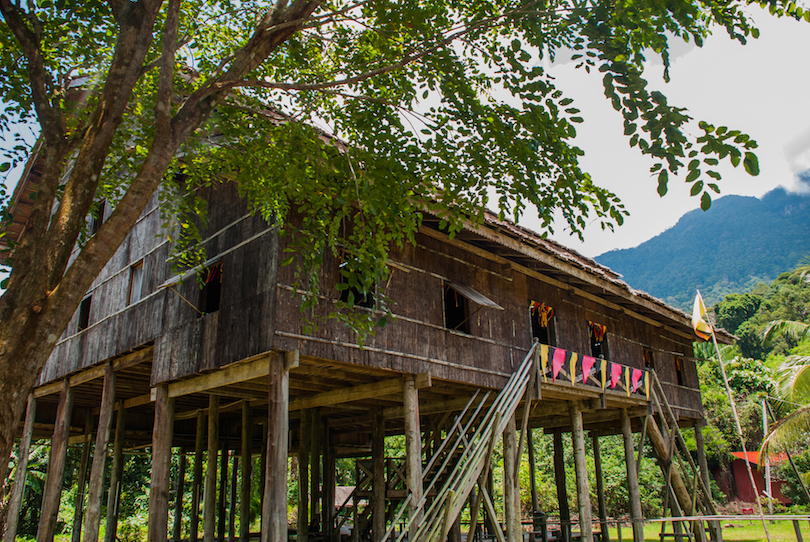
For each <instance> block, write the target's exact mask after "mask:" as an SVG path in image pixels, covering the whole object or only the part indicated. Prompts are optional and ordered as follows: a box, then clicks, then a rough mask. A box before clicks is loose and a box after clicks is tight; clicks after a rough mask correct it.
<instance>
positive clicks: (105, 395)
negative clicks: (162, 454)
mask: <svg viewBox="0 0 810 542" xmlns="http://www.w3.org/2000/svg"><path fill="white" fill-rule="evenodd" d="M114 406H115V373H114V372H113V367H112V364H110V363H108V364H107V365H106V367H105V369H104V388H103V390H102V392H101V413H100V414H99V418H98V430H97V431H96V446H95V448H94V450H95V451H94V452H93V468H92V469H91V471H90V488H89V490H88V492H87V520H86V521H85V528H84V540H85V542H98V535H99V529H100V527H101V491H102V486H103V484H104V467H105V465H106V461H107V443H108V442H109V440H110V427H111V426H112V415H113V407H114ZM169 446H171V442H170V443H169Z"/></svg>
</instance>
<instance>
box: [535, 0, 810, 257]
mask: <svg viewBox="0 0 810 542" xmlns="http://www.w3.org/2000/svg"><path fill="white" fill-rule="evenodd" d="M752 16H753V18H754V21H755V22H756V24H757V26H758V27H759V28H760V30H761V34H760V37H759V39H756V40H753V39H752V40H749V42H748V44H747V45H745V46H743V45H741V44H739V43H738V42H736V41H732V40H731V39H729V38H728V36H727V35H726V34H725V31H724V30H722V29H717V30H716V31H715V33H714V35H712V36H710V38H709V39H707V40H706V42H705V44H704V46H703V47H702V48H698V47H695V46H694V45H691V44H690V45H687V44H685V43H683V42H681V43H679V44H676V45H674V46H673V48H672V53H671V54H672V57H673V60H672V63H671V68H670V75H671V82H670V83H665V82H664V81H663V64H662V63H661V61H660V59H658V61H657V63H656V62H650V63H649V64H648V66H647V68H646V69H645V78H646V79H647V80H648V81H649V82H650V84H651V86H652V87H653V88H655V89H657V90H660V91H662V92H663V93H664V94H665V95H666V96H667V97H668V98H669V103H670V104H672V105H677V106H679V107H686V108H687V109H688V110H689V114H690V116H692V117H693V118H695V119H700V120H705V121H707V122H709V123H711V124H713V125H715V126H728V127H729V128H730V129H738V130H741V131H742V132H744V133H747V134H748V135H750V136H751V137H752V138H753V139H755V140H756V141H757V143H758V144H759V148H758V149H756V151H755V152H756V154H757V156H758V157H759V163H760V170H761V172H760V174H759V176H757V177H751V176H749V175H748V174H746V173H745V170H744V169H743V168H742V166H740V167H739V168H737V169H735V168H732V167H731V166H730V165H729V166H727V167H725V168H720V169H719V171H720V173H721V174H722V175H723V179H722V181H721V182H720V183H718V184H719V185H720V190H721V194H720V196H722V195H728V194H739V195H745V196H755V197H760V196H762V195H764V194H765V193H766V192H768V191H770V190H772V189H774V188H776V187H777V186H783V187H785V188H787V189H788V190H791V191H799V190H802V189H803V190H804V191H805V192H810V189H808V187H806V186H802V185H800V183H799V182H798V180H797V178H796V176H795V175H796V173H798V172H800V171H803V170H807V169H810V99H809V98H810V66H808V63H810V61H808V57H807V52H808V51H810V23H807V22H798V21H795V20H793V19H790V20H787V19H781V20H778V19H776V18H774V17H771V16H769V15H768V14H767V13H765V12H762V11H761V10H759V9H757V12H754V13H752ZM550 72H551V73H552V74H553V75H554V76H555V77H556V78H557V86H558V88H560V89H562V90H563V91H564V92H565V93H566V94H567V95H568V96H570V97H571V98H574V100H575V102H574V104H573V105H574V106H575V107H577V108H579V109H580V110H582V115H581V116H582V117H584V119H585V122H584V123H583V124H580V125H578V126H577V132H578V133H577V140H576V141H577V145H578V146H579V147H580V148H582V149H583V150H584V151H585V156H584V157H583V158H582V167H583V169H584V170H585V171H588V172H589V173H590V174H591V175H592V176H593V178H594V181H595V182H596V183H597V184H598V185H600V186H603V187H605V188H607V189H609V190H611V191H612V192H614V193H615V194H617V195H618V196H619V197H620V198H621V200H622V201H623V203H624V205H625V207H626V209H627V210H628V211H629V212H630V216H629V217H627V219H626V220H625V222H624V225H622V226H620V227H618V228H616V230H615V232H610V231H602V230H601V228H600V227H599V225H598V224H597V223H594V224H592V225H591V226H590V227H588V228H586V230H585V242H584V243H582V242H580V241H579V240H578V239H577V238H576V237H575V236H571V235H570V232H567V231H557V232H555V235H553V236H552V237H553V239H555V240H556V241H558V242H560V243H562V244H564V245H566V246H568V247H570V248H573V249H575V250H577V251H579V252H581V253H582V254H584V255H586V256H591V257H593V256H597V255H599V254H602V253H604V252H607V251H609V250H612V249H617V248H629V247H634V246H637V245H638V244H640V243H642V242H643V241H646V240H647V239H650V238H652V237H654V236H656V235H658V234H659V233H662V232H663V231H665V230H666V229H668V228H670V227H672V226H674V225H675V223H676V222H677V221H678V219H679V218H680V217H681V216H682V215H683V214H684V213H686V212H688V211H691V210H693V209H699V208H700V200H699V197H694V198H693V197H690V196H689V186H690V185H687V184H685V183H684V182H683V180H682V179H683V178H685V176H684V177H682V178H681V179H680V180H679V179H673V178H672V177H671V176H670V181H669V192H668V194H667V195H666V196H664V197H663V198H661V197H659V196H658V193H657V191H656V189H657V180H656V179H655V178H653V177H652V176H651V175H650V173H649V168H650V166H651V165H652V162H651V161H650V160H648V159H646V158H644V157H642V156H641V154H640V153H639V151H638V150H637V149H633V148H631V147H630V145H629V142H628V138H626V137H625V136H624V135H623V125H622V118H621V115H620V114H619V113H618V112H616V111H614V110H613V108H612V106H611V105H610V103H609V102H608V101H607V99H606V98H605V97H604V94H603V90H602V86H601V76H600V74H598V73H596V74H594V73H591V74H590V75H589V74H587V73H586V72H585V71H584V70H581V69H580V70H576V69H574V66H573V63H570V62H569V63H555V64H554V65H552V66H551V67H550ZM720 196H716V195H715V198H717V197H720ZM520 223H521V224H522V225H524V226H526V227H528V228H532V229H539V222H538V221H537V220H536V219H534V220H532V219H531V218H529V217H525V218H523V219H522V220H521V222H520Z"/></svg>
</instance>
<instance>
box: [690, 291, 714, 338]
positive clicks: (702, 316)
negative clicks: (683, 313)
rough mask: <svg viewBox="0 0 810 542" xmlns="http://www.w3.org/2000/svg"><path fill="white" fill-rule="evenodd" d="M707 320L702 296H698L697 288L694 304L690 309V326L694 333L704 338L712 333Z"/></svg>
mask: <svg viewBox="0 0 810 542" xmlns="http://www.w3.org/2000/svg"><path fill="white" fill-rule="evenodd" d="M707 320H708V318H707V317H706V306H705V305H704V304H703V298H702V297H700V291H699V290H698V293H697V295H696V296H695V306H694V308H693V309H692V328H693V329H694V330H695V334H696V335H697V336H698V337H700V338H701V339H704V340H705V339H708V338H709V337H711V336H712V334H714V330H713V329H712V326H710V325H709V323H708V321H707Z"/></svg>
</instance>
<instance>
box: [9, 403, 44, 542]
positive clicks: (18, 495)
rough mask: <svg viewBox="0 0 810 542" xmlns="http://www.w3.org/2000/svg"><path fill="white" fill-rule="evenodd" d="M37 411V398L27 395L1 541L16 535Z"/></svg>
mask: <svg viewBox="0 0 810 542" xmlns="http://www.w3.org/2000/svg"><path fill="white" fill-rule="evenodd" d="M36 412H37V400H36V399H34V394H33V393H32V394H29V395H28V405H27V406H26V408H25V422H24V424H23V432H22V438H21V439H20V448H19V455H18V457H17V473H16V474H15V475H14V487H13V488H12V489H11V497H9V502H8V515H7V516H6V530H5V532H3V542H14V540H15V538H16V536H17V526H18V525H19V522H20V509H21V508H22V501H23V497H24V496H25V478H26V475H27V474H28V454H29V453H30V451H31V437H32V435H33V434H34V419H35V418H36Z"/></svg>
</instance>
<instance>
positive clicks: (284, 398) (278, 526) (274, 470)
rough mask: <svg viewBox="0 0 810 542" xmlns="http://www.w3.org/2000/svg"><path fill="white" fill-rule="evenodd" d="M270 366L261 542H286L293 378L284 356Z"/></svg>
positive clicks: (278, 357)
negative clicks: (290, 402) (291, 383)
mask: <svg viewBox="0 0 810 542" xmlns="http://www.w3.org/2000/svg"><path fill="white" fill-rule="evenodd" d="M276 358H277V359H274V360H273V362H272V363H271V364H270V374H269V380H270V385H269V393H268V405H267V407H268V408H267V411H268V413H267V471H266V473H265V476H264V477H265V478H266V482H265V486H264V500H263V501H262V539H261V542H286V541H287V444H288V441H289V426H290V425H289V400H290V374H289V369H288V367H287V366H286V365H285V363H284V357H283V356H277V357H276Z"/></svg>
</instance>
